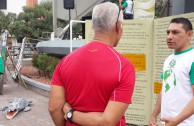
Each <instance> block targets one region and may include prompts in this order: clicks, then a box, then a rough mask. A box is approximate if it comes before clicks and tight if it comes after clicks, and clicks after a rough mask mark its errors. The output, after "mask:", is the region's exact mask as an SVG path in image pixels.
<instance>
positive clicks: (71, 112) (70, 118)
mask: <svg viewBox="0 0 194 126" xmlns="http://www.w3.org/2000/svg"><path fill="white" fill-rule="evenodd" d="M74 111H75V110H74V109H71V110H69V111H68V112H67V115H66V116H67V121H69V122H72V118H73V112H74Z"/></svg>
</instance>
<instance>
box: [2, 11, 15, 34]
mask: <svg viewBox="0 0 194 126" xmlns="http://www.w3.org/2000/svg"><path fill="white" fill-rule="evenodd" d="M16 17H17V16H16V14H14V13H8V14H7V15H5V14H4V13H3V12H2V11H0V31H1V30H2V29H7V30H9V31H10V29H9V25H10V24H12V23H13V22H14V21H15V20H16Z"/></svg>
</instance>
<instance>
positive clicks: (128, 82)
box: [110, 61, 135, 104]
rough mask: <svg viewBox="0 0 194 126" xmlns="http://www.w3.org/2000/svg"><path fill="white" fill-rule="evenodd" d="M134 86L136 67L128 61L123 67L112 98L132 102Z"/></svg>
mask: <svg viewBox="0 0 194 126" xmlns="http://www.w3.org/2000/svg"><path fill="white" fill-rule="evenodd" d="M134 86H135V69H134V66H133V65H132V64H131V63H129V62H128V61H127V62H125V65H124V66H123V67H122V68H121V79H120V83H119V84H118V86H117V87H116V88H115V90H114V92H113V93H112V95H111V98H110V100H112V101H118V102H123V103H127V104H131V103H132V95H133V91H134Z"/></svg>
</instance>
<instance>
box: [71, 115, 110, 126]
mask: <svg viewBox="0 0 194 126" xmlns="http://www.w3.org/2000/svg"><path fill="white" fill-rule="evenodd" d="M72 121H73V122H75V123H77V124H79V125H84V126H86V125H87V126H103V125H105V124H106V123H105V122H104V121H103V120H102V113H100V112H88V113H83V112H79V111H75V112H74V113H73V118H72Z"/></svg>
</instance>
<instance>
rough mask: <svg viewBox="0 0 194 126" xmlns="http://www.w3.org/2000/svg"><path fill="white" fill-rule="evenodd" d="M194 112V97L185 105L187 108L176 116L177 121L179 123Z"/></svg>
mask: <svg viewBox="0 0 194 126" xmlns="http://www.w3.org/2000/svg"><path fill="white" fill-rule="evenodd" d="M193 114H194V98H192V99H191V101H190V102H189V103H188V104H187V105H186V106H185V108H184V109H183V110H182V111H181V113H179V115H178V116H177V117H176V119H177V123H178V124H179V123H180V122H182V121H183V120H185V119H187V118H188V117H190V116H191V115H193Z"/></svg>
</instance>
